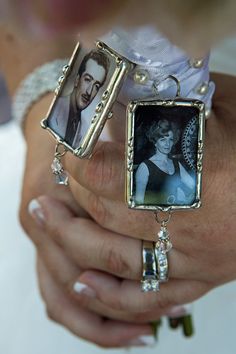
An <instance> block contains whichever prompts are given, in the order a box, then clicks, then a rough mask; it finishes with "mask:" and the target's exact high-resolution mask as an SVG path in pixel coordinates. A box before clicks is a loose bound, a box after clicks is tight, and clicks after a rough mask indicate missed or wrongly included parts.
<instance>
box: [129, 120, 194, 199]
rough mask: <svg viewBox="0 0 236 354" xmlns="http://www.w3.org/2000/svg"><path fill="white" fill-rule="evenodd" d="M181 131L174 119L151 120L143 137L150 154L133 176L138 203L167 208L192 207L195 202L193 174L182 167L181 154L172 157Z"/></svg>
mask: <svg viewBox="0 0 236 354" xmlns="http://www.w3.org/2000/svg"><path fill="white" fill-rule="evenodd" d="M182 131H183V129H180V128H179V127H178V125H177V123H176V122H174V121H173V119H171V120H169V119H159V120H154V121H152V124H151V125H150V127H149V130H147V132H146V138H147V140H148V141H149V144H152V145H153V149H152V152H153V153H152V154H151V156H150V157H149V158H146V159H145V160H143V161H142V162H141V163H140V164H139V165H138V167H137V170H136V173H135V202H136V203H137V204H139V205H167V206H168V205H185V204H191V203H192V202H193V201H194V199H195V194H196V192H195V189H196V181H195V178H194V174H193V173H190V172H189V171H187V168H186V167H185V166H184V165H185V164H184V163H183V162H182V159H181V157H182V156H183V154H182V151H177V153H176V154H173V149H174V147H175V148H176V144H177V143H178V142H179V140H180V139H181V136H182ZM179 146H181V144H179ZM177 150H178V149H177ZM175 152H176V151H175ZM180 160H181V161H180Z"/></svg>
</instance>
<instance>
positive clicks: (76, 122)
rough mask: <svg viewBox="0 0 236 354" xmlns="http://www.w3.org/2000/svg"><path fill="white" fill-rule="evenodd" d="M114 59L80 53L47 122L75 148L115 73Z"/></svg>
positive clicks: (88, 126) (79, 143)
mask: <svg viewBox="0 0 236 354" xmlns="http://www.w3.org/2000/svg"><path fill="white" fill-rule="evenodd" d="M113 61H114V59H113V58H111V57H109V56H108V55H107V54H106V53H105V52H103V51H101V50H97V49H95V50H91V51H90V52H85V51H84V50H80V51H79V53H78V57H77V58H76V60H75V61H74V64H73V67H71V68H70V73H69V74H68V76H67V77H66V80H65V82H64V83H63V87H62V90H61V92H60V94H59V95H58V96H57V98H56V100H55V102H54V105H53V107H52V110H51V112H50V113H49V116H48V119H47V126H48V127H49V128H50V129H51V130H52V131H53V132H55V133H56V134H57V135H58V136H59V137H60V138H61V139H62V140H63V141H65V142H66V143H67V144H68V145H69V146H70V147H71V148H73V149H76V148H78V147H79V146H80V145H81V143H82V142H83V139H84V137H85V136H86V134H87V132H88V130H89V128H90V126H91V121H92V118H93V116H94V115H95V110H96V106H97V104H98V103H99V102H100V100H101V97H102V94H103V93H104V91H105V90H106V88H107V86H108V84H109V81H110V79H111V76H112V74H113V73H114V67H115V64H114V62H113Z"/></svg>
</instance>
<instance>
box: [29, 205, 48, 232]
mask: <svg viewBox="0 0 236 354" xmlns="http://www.w3.org/2000/svg"><path fill="white" fill-rule="evenodd" d="M28 211H29V213H30V215H31V216H32V217H33V218H34V219H35V221H36V222H37V224H39V225H40V226H43V225H44V223H45V215H44V213H43V210H42V207H41V205H40V204H39V202H38V200H37V199H33V200H31V202H30V203H29V206H28Z"/></svg>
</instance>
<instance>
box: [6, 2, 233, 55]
mask: <svg viewBox="0 0 236 354" xmlns="http://www.w3.org/2000/svg"><path fill="white" fill-rule="evenodd" d="M55 8H56V11H55ZM235 12H236V3H235V1H234V0H225V1H223V2H222V1H220V0H217V1H212V0H189V1H188V2H186V1H184V0H149V1H148V2H144V1H143V0H119V1H118V0H104V1H102V2H101V1H99V0H90V2H89V3H88V2H87V1H86V0H35V1H30V0H21V1H18V2H16V1H14V0H3V1H1V4H0V14H2V15H1V17H2V20H6V19H7V20H8V21H11V22H15V24H16V25H17V26H18V28H24V29H25V32H26V33H31V34H32V33H33V34H34V35H40V36H44V37H48V36H55V35H57V34H59V35H61V34H62V33H70V34H71V33H77V32H78V31H82V33H83V35H84V37H87V34H89V38H90V40H92V41H93V39H94V38H97V37H98V36H100V35H101V34H104V33H105V32H107V31H108V30H110V28H112V27H114V26H116V25H119V26H122V27H125V28H130V27H133V28H134V27H135V26H139V25H153V26H156V27H157V28H158V29H159V30H160V31H161V32H162V33H163V34H165V35H166V36H167V37H168V38H169V39H170V40H171V41H172V42H173V43H175V44H177V45H178V46H180V47H182V48H183V49H184V50H186V51H187V52H188V53H189V54H190V56H193V57H201V56H203V55H205V53H207V52H208V51H209V48H210V47H211V46H212V45H214V44H215V43H216V42H218V41H219V40H220V39H222V38H224V37H225V36H227V35H230V34H233V33H235V31H236V24H235ZM26 14H27V15H26ZM193 38H194V40H193Z"/></svg>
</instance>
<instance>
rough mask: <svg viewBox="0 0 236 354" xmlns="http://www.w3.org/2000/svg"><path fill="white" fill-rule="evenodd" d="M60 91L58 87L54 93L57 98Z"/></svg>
mask: <svg viewBox="0 0 236 354" xmlns="http://www.w3.org/2000/svg"><path fill="white" fill-rule="evenodd" d="M59 91H60V86H58V87H57V88H56V89H55V91H54V93H55V95H56V96H57V95H58V93H59Z"/></svg>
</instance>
